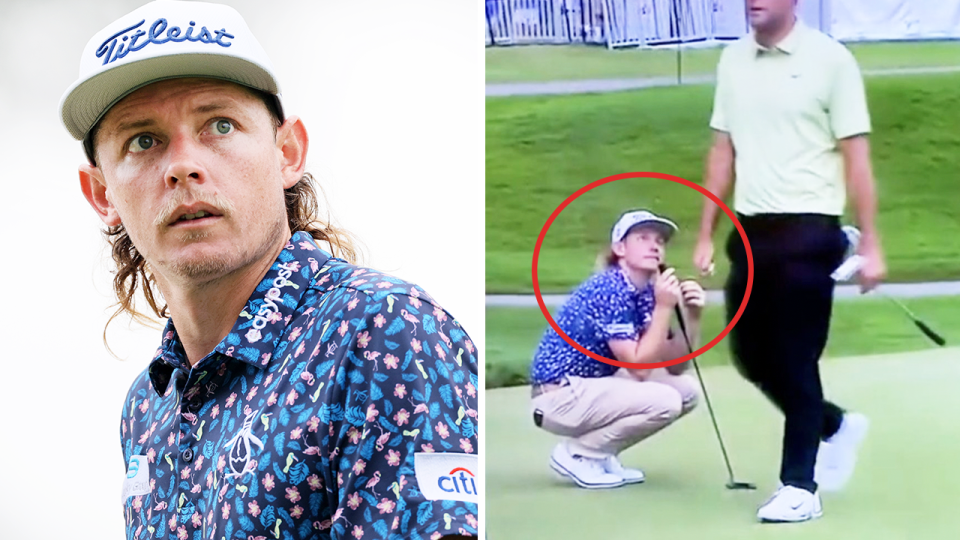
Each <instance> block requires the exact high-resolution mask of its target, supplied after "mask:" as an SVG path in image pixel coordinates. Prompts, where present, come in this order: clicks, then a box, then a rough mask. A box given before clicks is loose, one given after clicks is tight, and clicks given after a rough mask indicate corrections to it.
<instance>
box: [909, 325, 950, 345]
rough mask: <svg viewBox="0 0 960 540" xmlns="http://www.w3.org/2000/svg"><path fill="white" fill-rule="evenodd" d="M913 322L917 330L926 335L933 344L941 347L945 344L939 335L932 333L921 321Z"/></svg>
mask: <svg viewBox="0 0 960 540" xmlns="http://www.w3.org/2000/svg"><path fill="white" fill-rule="evenodd" d="M913 322H914V324H916V325H917V328H919V329H920V331H921V332H923V333H924V334H926V335H927V337H928V338H930V339H931V340H933V342H934V343H936V344H937V345H939V346H941V347H943V346H944V345H946V344H947V342H946V340H944V339H943V337H941V336H940V334H938V333H936V332H934V331H933V330H932V329H930V327H929V326H927V325H926V324H924V322H923V321H916V320H915V321H913Z"/></svg>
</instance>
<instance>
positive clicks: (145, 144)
mask: <svg viewBox="0 0 960 540" xmlns="http://www.w3.org/2000/svg"><path fill="white" fill-rule="evenodd" d="M270 66H271V64H270V60H269V59H268V58H267V56H266V54H265V53H264V51H263V49H262V48H261V47H260V45H259V44H258V42H257V40H256V39H255V37H254V36H253V35H252V34H251V33H250V30H249V28H248V27H247V25H246V23H245V22H244V20H243V19H242V18H241V17H240V15H239V14H238V13H237V12H236V11H235V10H233V9H232V8H229V7H227V6H224V5H221V4H208V3H201V2H174V1H158V2H153V3H150V4H147V5H145V6H143V7H141V8H139V9H137V10H135V11H133V12H132V13H129V14H128V15H126V16H124V17H122V18H120V19H119V20H117V21H115V22H113V23H111V24H110V25H109V26H107V27H106V28H104V29H103V30H102V31H100V32H99V33H97V34H96V35H95V36H94V37H93V38H92V39H91V40H90V41H89V42H88V44H87V47H86V48H85V49H84V51H83V54H82V56H81V69H80V79H79V80H78V81H77V82H76V84H74V85H73V86H72V87H71V88H70V89H69V90H68V91H67V92H66V93H65V94H64V97H63V101H62V102H61V117H62V119H63V122H64V124H65V125H66V127H67V129H68V131H69V132H70V134H71V135H73V136H74V137H75V138H76V139H78V140H82V141H83V143H84V147H85V149H86V150H87V157H88V159H89V161H90V162H89V164H84V165H81V166H80V183H81V187H82V190H83V193H84V195H85V196H86V198H87V200H88V201H89V203H90V205H91V206H92V207H93V209H94V210H95V211H96V212H97V214H98V215H99V217H100V218H101V219H102V220H103V222H104V223H105V224H106V225H107V226H108V229H107V231H106V235H107V238H108V239H109V241H110V243H111V245H112V248H113V258H114V261H115V262H116V264H117V272H116V275H115V279H114V288H115V290H116V292H117V294H118V296H119V303H120V311H121V312H128V313H130V314H133V315H137V313H136V311H135V310H134V295H135V294H136V293H137V291H138V289H139V288H140V287H143V293H144V294H145V296H146V300H147V302H148V303H149V305H150V306H151V307H152V308H153V310H154V312H155V313H156V315H157V316H158V317H161V318H164V317H167V314H169V320H168V321H167V324H166V329H165V330H164V332H163V335H162V338H163V339H162V341H161V343H160V346H159V348H158V350H157V352H156V355H155V356H154V358H153V360H152V361H151V362H150V364H149V366H148V367H147V368H146V369H144V371H143V373H142V374H141V375H140V376H139V377H138V378H137V379H136V380H135V381H134V382H133V385H132V387H131V388H130V390H129V393H128V394H127V397H126V399H125V401H124V407H123V412H122V418H121V427H120V430H119V434H120V436H121V444H122V450H123V454H124V460H125V463H126V476H125V478H124V479H122V481H123V484H122V497H121V500H120V501H118V502H120V503H121V504H122V508H123V513H124V518H125V522H126V536H127V538H128V539H135V538H136V539H140V538H164V539H179V540H186V539H188V538H190V539H194V540H196V539H200V538H203V539H219V538H271V539H273V538H279V539H307V538H311V539H314V538H317V539H319V538H347V537H352V538H358V539H359V538H363V539H365V540H366V539H371V538H379V539H386V538H391V539H394V538H398V539H399V538H424V539H426V538H431V539H437V538H460V537H469V536H476V534H477V525H478V524H477V505H478V504H479V500H480V497H479V494H478V486H479V485H480V479H479V478H476V477H475V476H476V475H477V474H478V471H477V454H476V452H477V450H478V448H479V444H478V443H479V440H478V435H477V428H478V426H477V383H478V381H477V360H476V357H475V355H474V352H475V348H474V346H473V344H472V343H471V341H470V339H469V338H468V336H467V334H466V332H465V331H464V329H462V328H461V327H460V325H459V324H458V323H457V322H456V320H454V318H453V317H452V316H451V315H450V314H449V313H448V312H447V311H445V310H444V309H443V308H442V307H440V306H439V305H438V304H437V303H436V302H435V301H434V300H433V299H432V298H430V296H429V295H427V293H426V292H424V290H423V289H421V288H419V287H417V286H416V285H413V284H410V283H406V282H403V281H401V280H399V279H396V278H393V277H390V276H388V275H385V274H381V273H378V272H376V271H373V270H370V269H366V268H360V267H357V266H354V265H352V264H350V263H348V262H347V261H345V260H342V259H340V258H336V257H333V256H331V254H329V253H327V252H325V251H324V250H323V249H321V246H322V245H327V244H329V245H330V246H331V247H333V248H337V249H338V250H340V251H342V252H344V253H345V254H346V256H348V257H349V256H350V255H351V254H352V253H353V249H352V247H351V246H350V244H349V242H348V241H347V240H346V238H345V237H344V236H343V233H342V231H339V230H337V229H334V228H331V227H330V226H328V225H327V224H325V223H323V222H321V221H319V220H318V219H317V208H316V206H317V198H316V193H315V192H314V186H313V184H312V180H311V178H310V176H309V175H307V174H305V173H304V167H305V163H306V158H307V146H308V139H307V131H306V128H305V127H304V125H303V123H302V121H301V120H300V119H298V118H297V117H294V116H289V117H284V115H283V110H282V107H281V106H280V99H279V89H278V85H277V81H276V78H275V77H274V74H273V72H272V68H271V67H270ZM160 306H162V307H160ZM116 480H117V484H118V487H119V486H120V482H121V479H120V478H117V479H116Z"/></svg>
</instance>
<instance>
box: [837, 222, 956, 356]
mask: <svg viewBox="0 0 960 540" xmlns="http://www.w3.org/2000/svg"><path fill="white" fill-rule="evenodd" d="M842 229H843V234H844V236H846V238H847V254H848V256H847V258H846V260H844V261H843V264H841V265H840V266H839V267H837V269H836V270H834V272H833V274H831V277H832V278H833V279H834V280H835V281H847V280H849V279H850V278H851V277H853V275H854V274H856V273H857V272H858V271H859V270H860V267H861V266H862V265H863V257H861V256H860V255H857V254H855V253H854V252H855V251H856V249H857V245H858V244H859V242H860V230H859V229H857V228H856V227H854V226H852V225H844V226H843V227H842ZM877 293H878V294H879V295H880V296H882V297H884V298H886V299H887V300H890V301H891V302H893V303H894V304H896V305H897V306H899V307H900V309H902V310H903V312H904V313H905V314H906V315H907V317H909V318H910V320H911V321H913V324H914V325H915V326H916V327H917V328H919V329H920V331H921V332H923V335H925V336H927V337H928V338H929V339H930V341H933V342H934V343H936V344H937V345H939V346H941V347H943V346H945V345H946V344H947V340H945V339H943V336H941V335H940V334H938V333H937V332H934V331H933V329H932V328H930V325H928V324H927V323H925V322H923V321H922V320H920V318H919V317H917V316H916V315H915V314H914V313H913V312H912V311H910V309H909V308H907V306H906V305H904V303H903V302H901V301H899V300H897V299H896V298H894V297H892V296H890V295H889V294H886V293H884V292H883V291H880V290H877Z"/></svg>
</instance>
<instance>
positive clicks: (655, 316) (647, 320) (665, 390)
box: [531, 211, 705, 488]
mask: <svg viewBox="0 0 960 540" xmlns="http://www.w3.org/2000/svg"><path fill="white" fill-rule="evenodd" d="M676 229H677V227H676V225H675V224H674V223H673V222H671V221H669V220H667V219H664V218H662V217H658V216H655V215H653V214H652V213H650V212H646V211H636V212H628V213H626V214H624V215H623V216H621V217H620V219H619V220H618V221H617V223H616V225H615V226H614V227H613V231H612V235H611V239H610V240H611V245H610V251H609V254H608V256H607V259H606V262H607V265H606V268H604V269H603V270H602V271H600V272H598V273H597V274H595V275H593V276H592V277H590V278H589V279H588V280H587V281H585V282H584V283H582V284H581V285H580V286H579V287H577V289H576V290H575V291H574V292H573V294H572V296H571V297H570V299H569V300H568V301H567V302H566V304H564V305H563V307H562V308H561V309H560V312H559V314H558V316H557V324H558V325H559V326H560V328H561V329H562V330H563V332H564V333H565V334H567V336H569V337H570V338H571V339H573V340H574V341H576V342H577V343H578V344H579V345H580V346H582V347H583V348H585V349H587V350H589V351H591V352H593V353H595V354H598V355H601V356H603V357H605V358H612V359H616V360H618V361H621V362H629V363H631V364H638V363H643V364H648V363H655V362H663V361H667V360H672V359H674V358H679V357H681V356H683V355H685V354H687V353H688V352H689V351H687V350H686V342H685V341H684V339H683V336H682V335H671V334H672V332H671V331H670V318H671V317H672V315H673V313H674V308H675V306H677V304H678V303H682V304H683V307H684V310H685V312H686V319H687V321H688V322H689V325H688V331H689V332H690V333H691V335H690V339H691V340H692V342H695V341H693V340H695V339H696V336H697V335H698V334H699V328H700V313H701V309H702V307H703V303H704V299H705V295H704V292H703V289H702V288H701V287H700V285H699V284H698V283H697V282H695V281H686V282H683V283H680V282H679V281H678V279H677V277H676V276H675V275H674V273H673V269H668V270H666V271H664V272H663V273H660V272H659V269H658V266H659V265H660V264H661V263H662V262H663V259H664V255H665V246H666V243H667V241H668V240H669V239H670V237H671V236H672V235H673V233H674V232H675V231H676ZM688 364H689V362H687V363H683V364H679V365H674V366H670V367H668V368H657V369H639V368H637V369H623V368H620V369H618V368H617V367H616V366H613V365H611V364H607V363H604V362H600V361H598V360H595V359H593V358H590V357H589V356H587V355H585V354H583V353H582V352H580V351H578V350H577V349H576V348H574V347H573V346H572V345H570V344H569V343H567V342H566V341H565V340H564V339H563V338H562V337H561V336H560V335H559V334H558V333H557V332H556V331H555V330H554V329H553V328H552V327H548V328H547V331H546V333H545V334H544V337H543V340H542V341H541V342H540V346H539V347H538V348H537V350H536V353H535V355H534V359H533V365H532V366H531V382H532V397H533V401H532V408H533V418H534V423H535V424H536V425H537V426H539V427H541V428H543V429H545V430H547V431H549V432H551V433H554V434H556V435H560V436H562V437H565V438H566V441H564V442H561V443H559V444H557V446H556V447H555V448H554V450H553V453H552V455H551V458H550V466H551V467H552V468H553V469H554V470H555V471H557V472H558V473H559V474H561V475H563V476H567V477H569V478H571V479H572V480H573V481H574V482H575V483H576V484H577V485H579V486H581V487H584V488H610V487H617V486H622V485H623V484H625V483H634V482H643V480H644V475H643V472H641V471H639V470H636V469H627V468H625V467H623V465H622V464H621V462H620V460H619V458H618V457H617V456H618V455H619V454H620V453H621V452H623V451H624V450H625V449H627V448H629V447H631V446H633V445H635V444H637V443H639V442H640V441H642V440H644V439H646V438H648V437H650V436H651V435H653V434H654V433H657V432H658V431H660V430H661V429H663V428H664V427H666V426H668V425H670V424H671V423H673V422H674V421H676V420H677V419H678V418H679V417H681V416H683V415H685V414H686V413H688V412H689V411H690V410H691V409H693V407H694V406H695V405H696V403H697V387H696V382H695V380H694V379H693V378H691V377H690V376H689V375H685V374H682V373H683V371H685V370H686V367H687V365H688Z"/></svg>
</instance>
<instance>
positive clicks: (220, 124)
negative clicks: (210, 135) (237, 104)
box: [215, 120, 233, 135]
mask: <svg viewBox="0 0 960 540" xmlns="http://www.w3.org/2000/svg"><path fill="white" fill-rule="evenodd" d="M215 125H216V128H217V132H218V133H220V134H221V135H226V134H227V133H230V132H231V131H233V124H231V123H230V121H229V120H217V123H216V124H215Z"/></svg>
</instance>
